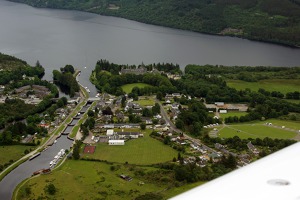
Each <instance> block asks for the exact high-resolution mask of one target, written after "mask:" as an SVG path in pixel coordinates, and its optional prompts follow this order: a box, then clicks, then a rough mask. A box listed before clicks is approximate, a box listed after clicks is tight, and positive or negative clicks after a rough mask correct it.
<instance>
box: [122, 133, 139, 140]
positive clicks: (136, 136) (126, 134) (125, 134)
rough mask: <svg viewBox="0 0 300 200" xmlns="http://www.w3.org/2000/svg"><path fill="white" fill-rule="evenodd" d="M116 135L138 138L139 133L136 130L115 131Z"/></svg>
mask: <svg viewBox="0 0 300 200" xmlns="http://www.w3.org/2000/svg"><path fill="white" fill-rule="evenodd" d="M116 135H118V136H119V138H135V139H136V138H138V137H139V135H140V133H138V132H116Z"/></svg>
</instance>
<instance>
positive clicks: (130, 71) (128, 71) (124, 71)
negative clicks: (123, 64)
mask: <svg viewBox="0 0 300 200" xmlns="http://www.w3.org/2000/svg"><path fill="white" fill-rule="evenodd" d="M146 72H147V69H146V68H145V67H142V66H141V67H139V68H134V69H126V68H122V69H121V72H120V73H121V74H136V75H140V74H145V73H146Z"/></svg>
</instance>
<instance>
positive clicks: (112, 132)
mask: <svg viewBox="0 0 300 200" xmlns="http://www.w3.org/2000/svg"><path fill="white" fill-rule="evenodd" d="M113 134H114V129H107V131H106V135H107V136H112V135H113Z"/></svg>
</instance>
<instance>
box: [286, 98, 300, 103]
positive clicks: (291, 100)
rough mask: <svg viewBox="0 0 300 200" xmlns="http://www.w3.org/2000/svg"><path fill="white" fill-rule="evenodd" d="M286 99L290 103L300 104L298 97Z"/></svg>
mask: <svg viewBox="0 0 300 200" xmlns="http://www.w3.org/2000/svg"><path fill="white" fill-rule="evenodd" d="M285 100H286V101H288V102H290V103H295V104H300V100H298V99H285Z"/></svg>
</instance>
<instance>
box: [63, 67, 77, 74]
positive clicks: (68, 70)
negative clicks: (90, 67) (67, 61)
mask: <svg viewBox="0 0 300 200" xmlns="http://www.w3.org/2000/svg"><path fill="white" fill-rule="evenodd" d="M61 71H62V72H64V73H68V72H69V73H71V74H74V72H75V69H74V67H73V66H72V65H66V66H65V67H64V68H62V70H61Z"/></svg>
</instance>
